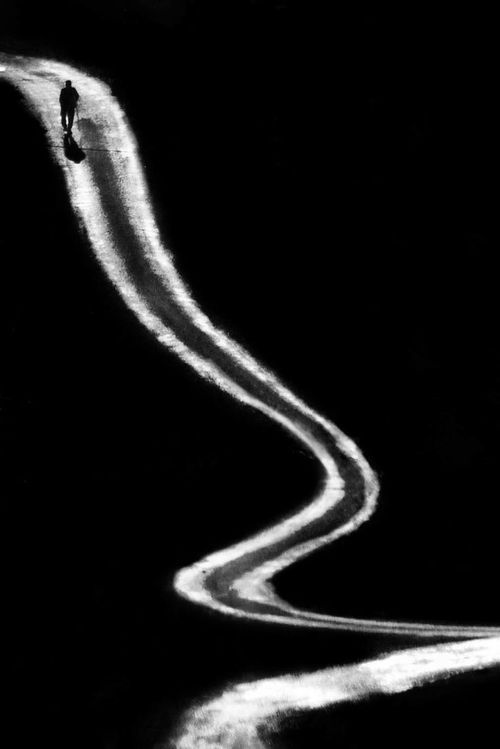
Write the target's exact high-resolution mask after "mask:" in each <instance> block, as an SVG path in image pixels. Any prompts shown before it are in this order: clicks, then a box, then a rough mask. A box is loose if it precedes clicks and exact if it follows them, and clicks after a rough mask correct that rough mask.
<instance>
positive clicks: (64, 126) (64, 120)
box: [61, 107, 66, 130]
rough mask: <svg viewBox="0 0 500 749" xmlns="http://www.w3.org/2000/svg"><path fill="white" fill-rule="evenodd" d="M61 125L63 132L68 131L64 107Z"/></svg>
mask: <svg viewBox="0 0 500 749" xmlns="http://www.w3.org/2000/svg"><path fill="white" fill-rule="evenodd" d="M61 125H62V128H63V130H66V112H65V111H64V109H63V108H62V107H61Z"/></svg>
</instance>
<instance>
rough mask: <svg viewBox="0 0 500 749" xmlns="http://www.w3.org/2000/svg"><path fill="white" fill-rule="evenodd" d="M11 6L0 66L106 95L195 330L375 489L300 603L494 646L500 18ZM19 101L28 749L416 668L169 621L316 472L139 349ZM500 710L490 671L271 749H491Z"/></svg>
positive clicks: (10, 499) (8, 671)
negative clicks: (90, 82)
mask: <svg viewBox="0 0 500 749" xmlns="http://www.w3.org/2000/svg"><path fill="white" fill-rule="evenodd" d="M4 5H5V8H4V7H3V8H2V15H3V19H2V20H3V25H2V29H1V31H0V42H1V47H2V49H4V50H5V51H7V52H21V53H27V54H35V55H46V56H49V57H59V58H61V59H63V60H67V61H69V62H72V63H74V64H77V65H81V66H82V67H84V68H86V69H89V70H90V71H91V72H93V73H96V74H97V75H99V76H101V77H103V78H105V79H106V80H107V81H108V82H109V83H110V84H111V86H112V88H113V91H114V93H115V94H116V95H117V97H118V98H119V100H120V102H122V104H123V105H124V106H125V108H126V110H127V113H128V114H129V117H130V119H131V122H132V125H133V127H134V130H135V132H136V133H137V135H138V139H139V144H140V149H141V154H142V157H143V160H144V164H145V168H146V173H147V177H148V180H149V184H150V187H151V190H152V194H153V197H154V201H155V209H156V211H157V216H158V220H159V222H160V225H161V228H162V232H163V234H164V237H165V239H166V241H167V242H168V243H169V245H170V246H171V247H172V249H173V251H174V254H175V258H176V262H177V266H178V268H179V270H180V271H181V273H182V274H183V276H184V277H185V279H186V281H187V283H188V285H189V286H190V288H191V290H192V292H193V294H194V296H195V297H196V299H197V300H198V301H199V303H200V305H201V306H202V307H203V308H204V309H205V311H206V312H207V313H209V314H210V316H211V317H212V318H213V319H214V320H215V321H216V322H217V323H218V324H219V325H221V326H222V327H224V328H225V329H226V330H228V331H229V332H230V333H231V334H232V335H233V336H234V337H235V338H236V339H237V340H238V341H239V342H240V343H242V344H243V345H245V346H246V347H247V348H248V349H249V350H250V351H251V352H252V353H254V354H255V355H257V356H258V358H260V359H261V361H263V362H264V363H265V364H267V365H268V366H269V367H270V368H272V369H273V370H274V371H275V372H277V373H278V374H279V375H280V376H281V377H282V378H283V380H284V381H285V382H286V383H287V384H288V385H289V386H290V387H291V388H292V389H293V390H294V391H295V392H297V393H298V394H299V395H300V396H302V397H303V398H304V399H305V400H306V401H307V402H308V403H310V404H311V405H312V406H314V407H315V408H317V409H319V410H320V411H321V412H322V413H325V414H326V415H327V416H329V417H330V418H332V420H333V421H335V423H337V424H338V425H339V426H340V427H341V428H342V429H343V430H344V431H345V432H346V433H347V434H349V435H350V436H351V437H352V438H353V439H354V440H355V441H356V442H357V443H358V445H359V446H360V447H361V449H362V450H363V451H364V453H365V455H366V456H367V458H368V459H369V461H370V463H371V465H372V466H373V467H374V468H375V470H376V471H377V472H378V474H379V476H380V478H381V482H382V494H381V500H380V507H379V510H378V512H377V514H376V516H375V517H374V518H373V520H372V521H371V522H370V523H369V524H368V525H366V526H365V527H363V528H362V529H361V530H360V531H358V532H357V533H356V534H355V535H354V536H353V537H350V538H347V539H345V540H342V541H340V542H339V543H338V544H336V545H335V546H334V547H332V548H329V549H326V550H324V551H322V552H321V553H319V554H316V555H315V556H314V557H312V558H311V559H309V560H307V561H305V562H302V563H300V564H299V565H297V566H296V567H294V568H293V569H291V570H289V571H287V572H286V573H283V574H282V575H281V577H280V578H279V580H278V582H277V586H278V588H279V590H280V591H281V592H282V593H283V594H284V595H285V596H286V597H287V598H288V599H289V600H292V601H294V602H295V603H299V604H302V605H305V606H308V607H311V608H314V609H316V610H323V611H330V612H332V613H333V612H334V613H339V614H355V615H359V616H381V617H389V616H390V617H393V618H409V619H416V620H427V621H440V622H457V623H458V622H463V623H466V622H467V623H497V622H498V606H497V595H496V588H497V585H496V583H497V576H496V572H497V568H496V562H497V543H496V541H497V519H498V511H497V501H498V488H497V486H498V482H497V461H498V458H497V454H498V447H499V441H500V439H499V438H500V347H499V344H498V335H497V328H498V325H497V319H498V315H497V287H498V276H497V273H496V262H495V261H496V252H497V223H496V211H497V198H498V192H497V189H496V174H497V167H498V158H497V146H496V138H497V132H498V120H497V117H496V108H497V107H496V98H495V96H496V89H497V85H496V82H495V80H494V68H495V66H494V60H493V52H494V46H493V41H494V40H493V39H492V36H491V33H490V29H492V27H493V23H492V19H491V18H487V17H485V16H480V14H479V12H478V13H476V14H475V16H474V17H471V16H470V14H469V15H465V14H464V15H463V16H462V17H460V16H458V15H457V14H456V11H455V14H454V16H453V18H451V17H448V16H446V15H444V14H443V15H442V16H439V17H438V16H436V14H435V13H431V12H429V13H426V12H424V11H423V10H420V11H419V12H416V11H414V10H406V11H405V12H404V13H402V12H399V13H398V14H396V15H393V14H389V13H387V14H384V13H383V12H379V11H377V12H375V11H370V12H365V11H363V10H362V9H361V8H357V9H353V10H352V11H350V12H344V13H337V12H335V13H333V12H332V11H331V9H330V11H329V12H327V9H326V4H323V5H320V4H315V3H308V4H305V3H292V2H286V0H283V1H282V2H274V3H273V2H249V0H241V2H240V1H238V2H234V0H233V1H232V2H220V1H219V0H217V2H216V3H214V4H210V3H203V2H188V1H187V0H185V1H184V2H182V1H181V0H179V2H172V3H170V4H169V3H154V2H145V3H143V4H138V3H132V2H129V3H123V2H117V3H107V4H106V5H105V6H104V4H102V3H101V4H100V3H91V2H83V1H82V2H77V3H73V4H71V6H68V5H67V4H62V3H61V4H58V3H53V2H49V3H46V4H36V5H34V4H33V5H32V4H31V3H29V2H21V3H15V4H13V3H12V4H9V3H8V2H7V3H5V4H4ZM80 94H81V95H82V97H84V96H85V92H84V91H80ZM0 102H1V112H2V116H1V118H0V136H1V140H0V143H1V148H2V158H1V163H2V180H1V182H0V190H1V197H0V199H1V206H2V227H1V232H0V243H1V263H0V268H1V272H0V304H1V318H0V325H1V331H0V341H1V348H0V351H1V374H0V388H1V389H0V440H1V442H0V445H1V447H0V450H1V460H2V469H1V474H0V485H1V486H0V488H1V493H2V531H1V532H2V544H1V550H2V551H1V553H2V565H1V569H2V587H1V590H2V603H3V607H2V608H3V611H4V613H3V617H2V624H3V629H4V634H3V637H2V640H1V643H2V646H1V647H2V661H3V665H4V667H3V669H2V674H3V676H2V679H3V683H4V687H5V691H6V699H5V701H4V703H3V704H4V707H5V718H4V719H3V722H2V726H3V727H2V732H4V733H5V734H7V738H8V741H7V745H9V746H11V747H26V746H31V745H33V742H36V745H47V746H53V747H59V746H61V747H62V746H65V747H67V746H68V745H69V746H74V747H95V748H96V749H101V748H102V749H125V748H129V747H130V748H131V749H132V748H133V749H136V748H137V747H144V748H146V747H153V746H155V745H157V744H158V743H159V742H161V741H162V740H163V739H164V738H165V737H166V736H167V735H168V733H169V731H170V730H171V729H172V726H173V725H175V721H176V720H177V718H178V715H179V711H180V710H181V709H182V708H183V707H184V706H186V705H188V704H190V702H191V700H193V699H196V698H198V697H200V696H201V695H204V694H207V693H210V692H211V691H212V690H213V689H218V688H221V687H222V686H224V684H226V683H227V682H228V681H234V680H240V679H242V678H244V679H249V678H258V677H260V676H265V675H270V674H279V673H283V672H286V671H290V670H294V669H295V670H309V669H313V668H323V667H327V666H330V665H333V664H335V663H339V662H350V661H353V660H358V659H361V658H363V657H370V656H373V655H375V654H376V653H379V652H381V651H384V650H387V649H389V648H390V647H392V646H394V645H398V646H399V645H403V644H407V643H401V642H399V641H398V642H396V643H394V642H390V641H389V640H386V639H383V638H381V639H376V638H368V639H366V638H361V637H358V636H352V635H351V636H348V635H340V634H339V635H334V634H331V633H330V634H328V633H324V634H321V633H317V632H316V633H315V632H308V631H305V632H301V631H287V630H284V629H282V628H278V627H273V626H271V625H269V626H263V625H257V624H248V623H241V622H237V621H232V620H230V619H227V618H224V617H219V616H217V615H213V614H210V613H207V612H205V611H202V610H198V609H197V608H196V607H193V606H191V605H190V604H188V603H186V602H184V601H182V600H180V599H178V598H177V597H176V596H175V595H174V594H173V592H172V589H171V579H172V575H173V573H174V572H175V570H176V569H178V568H180V567H181V566H183V565H185V564H188V563H190V562H192V561H194V560H196V559H198V558H200V557H201V556H202V555H203V554H205V553H208V552H209V551H211V550H213V549H217V548H221V547H222V546H223V545H224V544H229V543H230V542H231V541H234V540H236V539H238V538H242V537H244V536H245V534H247V533H248V532H250V531H253V530H256V529H258V528H260V527H262V526H263V525H264V524H265V523H267V522H269V521H270V520H271V519H275V518H277V517H279V516H280V514H281V513H283V512H284V511H289V509H290V508H291V507H293V506H295V505H300V504H301V503H303V502H304V501H305V500H306V498H307V497H308V496H309V495H310V494H311V492H312V491H313V490H314V488H315V487H316V485H317V482H318V480H319V476H318V474H317V470H316V465H315V463H314V462H313V461H312V459H311V458H310V457H309V456H308V455H307V454H306V453H305V452H304V451H303V450H302V448H301V447H300V446H298V445H297V444H295V443H294V442H293V441H292V440H291V439H289V438H288V437H287V435H285V434H284V433H282V432H281V431H280V430H278V428H277V427H276V426H274V425H273V424H270V423H268V422H267V421H266V420H265V419H264V418H263V417H261V416H259V415H256V414H254V413H252V412H250V411H249V410H246V409H243V408H241V407H240V406H238V405H237V404H235V403H234V402H232V401H230V400H229V399H228V398H226V397H225V396H224V395H223V394H221V393H219V392H218V391H216V390H215V389H213V388H211V387H210V386H209V385H208V384H206V383H203V382H202V381H200V380H199V379H198V378H197V377H196V375H195V374H194V373H193V372H191V371H189V370H188V369H187V368H186V367H185V366H183V365H182V364H181V363H179V362H178V361H177V360H176V359H175V358H174V357H173V356H172V355H170V354H169V353H168V352H166V351H165V350H163V349H162V348H161V347H160V346H159V344H157V343H156V341H155V340H154V339H153V338H152V337H150V336H149V334H147V333H146V332H145V331H144V330H143V329H142V328H141V327H140V325H139V323H138V322H137V321H136V320H135V318H134V317H133V315H132V314H131V313H130V312H129V311H128V310H126V309H125V308H124V306H123V305H122V303H121V301H120V300H119V299H118V298H117V295H116V292H114V290H113V289H112V287H111V285H110V284H109V283H108V281H107V280H106V278H105V277H104V275H103V273H102V271H101V270H100V268H99V266H98V264H97V262H96V261H95V260H94V258H93V255H92V252H91V249H90V248H89V247H88V246H87V243H86V241H85V239H84V238H83V237H81V236H80V235H79V234H78V230H77V227H76V222H75V219H74V217H73V215H72V212H71V209H70V207H69V205H68V201H67V197H66V193H65V187H64V184H63V182H62V177H61V175H60V174H59V173H58V171H57V169H56V167H55V165H53V164H52V162H51V160H50V157H49V154H48V152H47V149H46V146H45V140H44V135H43V133H42V132H41V130H40V128H39V126H38V124H37V123H36V121H35V120H33V119H32V118H31V117H30V115H29V114H28V113H27V112H26V111H25V109H24V107H23V105H22V102H21V100H20V98H19V96H18V94H17V93H16V92H15V91H14V90H13V89H10V88H9V87H7V86H6V85H5V84H1V85H0ZM86 104H87V105H88V104H89V102H86ZM497 688H498V677H497V676H496V675H495V673H492V674H489V675H487V676H485V675H482V676H469V677H466V678H464V679H461V680H459V681H457V682H454V683H453V684H452V683H448V684H441V685H439V686H435V687H432V688H426V689H423V690H419V691H418V692H417V693H410V694H408V695H403V696H399V697H391V698H390V699H386V700H379V699H377V700H372V701H370V702H368V703H366V704H364V705H356V706H349V707H346V708H342V709H340V710H337V711H335V712H333V711H332V712H329V713H325V714H322V715H311V716H307V717H302V718H301V719H300V720H298V721H297V722H296V724H294V725H293V726H291V727H290V728H289V730H288V733H287V734H283V735H282V736H281V738H280V739H279V740H278V741H281V744H282V745H283V746H290V747H295V746H311V747H315V746H318V747H319V746H323V745H324V746H329V745H331V744H332V743H333V742H336V745H338V746H342V747H364V746H367V745H368V744H370V745H372V744H375V745H376V744H377V743H378V742H382V741H384V743H385V745H386V746H389V747H392V746H394V747H396V746H398V747H399V746H402V745H404V746H410V747H411V746H417V745H418V746H420V745H421V744H422V742H423V741H425V742H427V744H428V745H430V746H441V745H448V744H451V743H452V742H453V743H456V742H457V741H458V740H459V739H461V740H466V741H469V742H470V743H472V742H473V741H474V743H475V745H477V746H482V745H487V741H488V737H489V736H490V734H492V732H493V731H494V726H495V711H494V708H493V706H494V705H495V698H496V691H497Z"/></svg>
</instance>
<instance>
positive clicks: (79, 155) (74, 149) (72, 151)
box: [63, 133, 85, 164]
mask: <svg viewBox="0 0 500 749" xmlns="http://www.w3.org/2000/svg"><path fill="white" fill-rule="evenodd" d="M63 144H64V155H65V156H66V158H67V159H69V160H70V161H74V162H75V164H79V163H80V162H81V161H83V160H84V158H85V152H84V151H83V150H82V149H81V148H80V146H79V145H78V143H77V142H76V141H75V139H74V138H73V136H72V134H71V133H65V135H64V138H63Z"/></svg>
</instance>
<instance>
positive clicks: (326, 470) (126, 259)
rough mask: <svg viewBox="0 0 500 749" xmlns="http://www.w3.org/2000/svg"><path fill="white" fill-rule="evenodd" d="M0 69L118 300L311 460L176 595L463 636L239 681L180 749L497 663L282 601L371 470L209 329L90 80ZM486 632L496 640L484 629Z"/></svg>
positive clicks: (472, 632) (199, 710)
mask: <svg viewBox="0 0 500 749" xmlns="http://www.w3.org/2000/svg"><path fill="white" fill-rule="evenodd" d="M0 78H4V79H6V80H7V81H9V82H10V83H11V84H12V85H14V86H15V87H16V88H17V89H18V90H19V91H21V93H22V94H23V96H24V99H25V101H26V104H27V106H28V107H29V108H30V110H31V111H32V112H33V113H34V114H35V115H36V116H37V117H38V118H39V120H40V121H41V123H42V125H43V127H44V128H45V130H46V134H47V138H48V144H49V148H50V150H51V153H52V156H53V158H54V159H55V161H56V162H57V163H58V164H59V165H60V167H61V168H62V170H63V173H64V176H65V179H66V184H67V188H68V195H69V199H70V201H71V204H72V206H73V208H74V210H75V213H76V215H77V216H78V219H79V222H80V224H81V227H82V229H83V231H85V232H86V234H87V236H88V239H89V242H90V244H91V246H92V248H93V251H94V252H95V254H96V256H97V258H98V260H99V262H100V263H101V265H102V267H103V268H104V270H105V272H106V273H107V275H108V277H109V278H110V280H111V281H112V283H113V284H114V286H115V288H116V290H117V291H118V293H119V294H120V295H121V296H122V298H123V299H124V301H125V303H126V304H127V305H128V306H129V307H130V308H131V309H132V310H133V311H134V313H135V314H136V315H137V317H138V318H139V320H140V321H141V322H142V323H143V324H144V325H145V326H146V327H147V328H148V329H149V330H150V331H151V332H152V333H153V334H154V335H155V336H156V338H157V339H158V340H159V341H160V342H161V343H163V344H164V345H165V346H167V347H168V348H169V349H171V350H172V351H173V352H174V353H176V354H177V355H178V356H179V357H180V358H181V359H183V360H184V361H185V362H186V363H187V364H189V365H190V366H191V367H193V368H194V369H195V370H196V371H197V372H198V374H200V376H202V377H204V378H206V379H208V380H211V381H212V382H213V383H214V384H216V385H217V386H219V387H220V388H222V389H223V390H224V391H226V392H227V393H228V394H230V395H231V396H233V397H234V398H236V399H237V400H239V401H240V402H242V403H244V404H246V405H248V406H251V407H253V408H255V409H257V410H259V411H261V412H262V413H264V414H265V415H266V416H268V417H269V418H270V419H272V420H274V421H276V422H278V423H279V424H280V425H281V426H282V427H283V428H284V429H286V430H287V431H288V432H290V433H291V434H292V435H293V436H294V437H295V438H296V439H297V440H299V441H300V442H301V443H302V444H303V445H305V446H306V447H307V448H308V449H309V450H310V451H311V453H312V454H313V455H314V456H315V457H316V458H317V460H318V461H319V463H320V464H321V466H322V469H323V485H322V489H321V491H320V492H319V494H318V495H317V496H316V497H314V498H312V499H311V501H310V503H309V504H308V505H307V506H306V507H305V508H304V509H301V510H300V511H298V512H296V513H295V514H292V515H290V517H288V518H287V519H285V520H283V521H282V522H280V523H277V524H276V525H274V526H272V527H269V528H267V529H265V530H263V531H262V532H260V533H258V534H256V535H255V536H253V537H251V538H249V539H246V540H244V541H241V542H239V543H237V544H235V545H234V546H231V547H229V548H227V549H224V550H221V551H216V552H214V553H212V554H210V555H208V556H207V557H205V558H204V559H202V560H201V561H198V562H196V563H195V564H193V565H192V566H190V567H187V568H185V569H182V570H180V571H179V572H178V573H177V575H176V578H175V588H176V590H177V592H178V593H179V594H180V595H182V596H184V597H185V598H187V599H189V600H190V601H193V602H195V603H198V604H202V605H205V606H208V607H210V608H212V609H215V610H217V611H220V612H223V613H226V614H231V615H234V616H239V617H245V618H251V619H257V620H261V621H265V622H278V623H281V624H287V625H294V626H307V627H320V628H323V629H344V630H349V631H360V632H370V633H391V634H393V635H404V636H408V635H413V636H415V637H420V638H434V639H436V638H442V639H443V640H444V639H447V640H450V639H452V640H453V639H455V640H462V639H466V638H488V639H482V640H481V639H473V640H471V641H469V642H456V643H444V644H441V645H433V646H427V647H419V648H415V649H408V650H406V651H404V652H401V653H397V654H393V655H390V656H384V657H382V658H379V659H376V660H373V661H366V662H364V663H361V664H357V665H354V666H349V667H343V668H332V669H328V670H326V671H321V672H317V673H314V674H303V675H293V676H292V675H290V676H283V677H280V678H275V679H269V680H261V681H256V682H253V683H249V684H241V685H238V686H237V687H235V688H233V689H229V690H228V691H226V692H224V693H223V695H222V696H221V697H220V698H217V699H215V700H212V701H210V702H207V703H205V704H203V705H201V706H199V707H196V708H193V710H192V711H191V712H190V713H189V714H188V715H187V716H186V717H185V719H184V722H183V724H182V728H181V730H180V732H179V736H178V737H177V739H176V746H177V747H178V749H192V748H193V749H194V748H196V749H208V748H209V747H210V748H214V749H215V747H226V749H228V748H230V747H236V746H238V747H259V746H262V744H261V743H260V739H259V728H260V727H261V726H263V725H265V724H266V722H267V721H269V720H271V719H272V718H273V717H275V716H276V715H278V714H280V715H281V714H283V713H286V712H290V711H296V710H304V709H311V708H316V707H324V706H326V705H331V704H335V703H336V702H339V701H343V700H348V699H359V698H360V697H362V696H367V695H369V694H371V693H374V692H389V693H390V692H394V691H402V690H404V689H409V688H411V687H413V686H416V685H418V684H422V683H425V682H426V681H430V680H433V679H435V678H442V677H444V676H449V675H450V674H451V673H459V672H463V671H466V670H471V669H479V668H484V667H487V666H492V665H496V664H499V663H500V628H494V627H460V626H447V625H439V626H435V625H430V624H427V623H425V622H421V623H416V622H402V621H387V620H379V619H358V618H352V617H342V616H329V615H320V614H316V613H314V612H311V611H304V610H301V609H298V608H295V607H294V606H293V605H291V604H289V603H287V602H285V601H283V600H281V599H280V598H279V597H278V596H277V595H276V593H275V592H274V590H273V587H272V584H271V580H272V578H273V577H274V575H276V573H277V572H279V571H280V570H282V569H284V568H285V567H287V566H289V565H291V564H293V563H294V562H296V561H297V560H299V559H301V558H303V557H304V556H306V555H308V554H311V553H312V552H314V551H316V550H317V549H319V548H320V547H322V546H324V545H325V544H328V543H331V542H332V541H334V540H336V539H337V538H339V537H340V536H342V535H345V534H347V533H350V532H352V531H354V530H355V529H356V528H357V527H358V526H359V525H360V524H361V523H363V522H364V521H365V520H367V519H368V518H369V517H370V515H371V513H372V512H373V511H374V509H375V504H376V497H377V493H378V483H377V479H376V477H375V475H374V473H373V471H372V470H371V469H370V467H369V465H368V463H367V462H366V460H365V459H364V458H363V456H362V454H361V453H360V451H359V449H358V448H357V446H356V445H355V444H354V443H353V442H352V441H351V440H350V439H349V438H348V437H346V436H345V435H344V434H343V433H342V432H341V431H340V430H339V429H338V428H337V427H336V426H335V425H334V424H332V423H331V422H329V421H328V420H327V419H325V418H324V417H323V416H321V415H320V414H318V413H316V412H315V411H313V410H312V409H310V408H309V407H308V406H307V405H306V404H305V403H303V402H302V401H301V400H300V399H299V398H297V397H296V396H295V395H294V394H293V393H291V392H290V391H289V390H288V389H287V388H286V387H285V386H284V385H283V384H282V383H281V382H280V381H279V380H278V379H277V378H276V377H275V376H274V375H273V374H271V373H270V372H268V371H267V370H265V369H264V368H263V367H262V366H261V365H260V364H259V363H258V362H256V361H255V360H254V359H253V358H252V357H251V356H250V355H249V354H248V353H247V352H246V351H244V350H243V349H242V348H241V347H240V346H238V344H236V343H235V342H234V341H232V340H231V339H229V338H228V337H227V336H226V335H225V334H224V332H223V331H221V330H219V329H217V328H216V327H215V326H214V325H213V324H212V323H211V322H210V320H209V319H208V318H207V317H206V315H204V314H203V312H202V311H201V310H200V309H199V308H198V307H197V305H196V303H195V302H194V301H193V299H192V297H191V296H190V294H189V291H188V289H187V287H186V286H185V284H184V282H183V281H182V279H181V278H180V276H179V275H178V273H177V271H176V270H175V267H174V263H173V260H172V257H171V254H170V252H169V251H168V249H167V248H166V247H165V246H164V245H163V244H162V242H161V239H160V236H159V231H158V227H157V225H156V222H155V218H154V215H153V210H152V205H151V200H150V197H149V194H148V188H147V185H146V180H145V177H144V173H143V169H142V166H141V162H140V159H139V156H138V151H137V144H136V141H135V138H134V135H133V133H132V130H131V128H130V126H129V124H128V122H127V118H126V116H125V114H124V112H123V111H122V109H121V108H120V106H119V104H118V102H117V100H116V99H115V98H114V97H113V95H112V93H111V91H110V89H109V87H108V86H106V84H104V83H103V82H102V81H100V80H98V79H96V78H94V77H91V76H89V75H87V74H85V73H84V72H83V71H81V70H77V69H75V68H73V67H71V66H69V65H66V64H63V63H61V62H58V61H53V60H44V59H39V58H30V57H19V56H11V55H5V54H1V53H0ZM66 79H71V80H72V81H73V84H74V85H75V86H76V88H77V89H78V90H79V92H80V95H81V101H82V104H81V107H80V123H79V134H80V135H79V140H80V143H81V146H82V147H83V149H84V150H85V149H88V150H87V156H86V159H85V161H83V162H82V163H80V164H75V163H73V162H71V161H68V160H67V159H66V158H65V155H64V151H63V150H62V149H61V135H62V133H61V128H60V123H59V106H58V97H59V91H60V88H61V86H62V85H63V83H64V81H65V80H66ZM495 636H496V637H495Z"/></svg>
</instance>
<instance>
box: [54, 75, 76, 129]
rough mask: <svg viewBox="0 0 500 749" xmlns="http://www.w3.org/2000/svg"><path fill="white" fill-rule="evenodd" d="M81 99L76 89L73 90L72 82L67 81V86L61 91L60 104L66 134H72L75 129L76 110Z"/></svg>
mask: <svg viewBox="0 0 500 749" xmlns="http://www.w3.org/2000/svg"><path fill="white" fill-rule="evenodd" d="M79 98H80V96H79V94H78V91H77V90H76V88H73V86H72V85H71V81H66V85H65V87H64V88H62V89H61V94H60V96H59V103H60V105H61V124H62V126H63V130H64V131H65V132H68V133H69V132H70V131H71V128H72V127H73V119H74V117H75V109H76V105H77V104H78V99H79Z"/></svg>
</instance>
